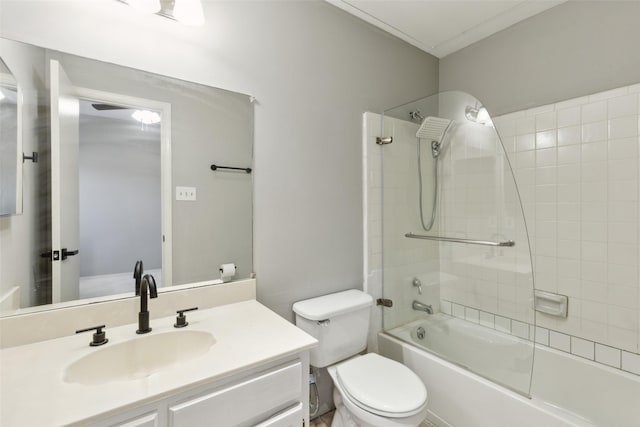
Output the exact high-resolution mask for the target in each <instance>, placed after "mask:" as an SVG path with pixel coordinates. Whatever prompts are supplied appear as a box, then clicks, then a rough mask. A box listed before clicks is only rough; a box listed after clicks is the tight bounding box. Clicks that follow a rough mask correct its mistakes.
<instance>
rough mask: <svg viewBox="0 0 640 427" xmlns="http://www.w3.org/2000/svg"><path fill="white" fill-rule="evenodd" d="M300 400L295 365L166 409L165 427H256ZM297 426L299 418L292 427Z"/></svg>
mask: <svg viewBox="0 0 640 427" xmlns="http://www.w3.org/2000/svg"><path fill="white" fill-rule="evenodd" d="M301 398H302V363H301V362H299V361H298V362H295V363H291V364H287V365H284V366H281V367H278V368H275V369H272V370H269V371H267V372H264V373H260V374H257V375H256V376H254V377H251V378H249V379H246V380H243V381H241V382H239V383H236V384H234V385H231V386H225V387H223V388H221V389H217V390H215V391H212V392H209V393H206V394H204V395H201V396H199V397H195V398H193V397H192V398H190V399H189V400H186V401H183V402H181V403H178V404H176V405H172V406H170V407H169V426H170V427H199V426H202V427H205V426H206V427H208V426H248V425H256V424H257V423H260V422H263V420H265V419H268V418H269V417H272V416H274V414H276V415H275V416H277V414H279V413H280V412H281V411H282V410H283V409H285V408H288V407H291V406H292V405H295V404H297V403H299V402H300V400H301ZM301 423H302V416H300V417H299V420H298V423H297V424H294V425H296V426H297V425H301ZM265 425H268V426H278V427H279V426H281V425H288V424H278V423H275V424H265Z"/></svg>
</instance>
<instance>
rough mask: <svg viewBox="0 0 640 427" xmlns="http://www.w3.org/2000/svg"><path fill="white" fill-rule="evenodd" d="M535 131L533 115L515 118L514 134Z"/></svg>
mask: <svg viewBox="0 0 640 427" xmlns="http://www.w3.org/2000/svg"><path fill="white" fill-rule="evenodd" d="M535 131H536V118H535V116H530V117H519V118H518V119H517V120H516V135H523V134H525V133H533V132H535Z"/></svg>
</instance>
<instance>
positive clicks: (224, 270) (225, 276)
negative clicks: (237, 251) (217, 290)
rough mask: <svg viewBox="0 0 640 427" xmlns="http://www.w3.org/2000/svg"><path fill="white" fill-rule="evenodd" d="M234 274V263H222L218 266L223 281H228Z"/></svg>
mask: <svg viewBox="0 0 640 427" xmlns="http://www.w3.org/2000/svg"><path fill="white" fill-rule="evenodd" d="M235 275H236V265H235V264H233V263H229V264H222V265H221V266H220V278H221V279H222V281H223V282H229V281H230V280H231V278H232V277H233V276H235Z"/></svg>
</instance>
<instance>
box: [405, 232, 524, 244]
mask: <svg viewBox="0 0 640 427" xmlns="http://www.w3.org/2000/svg"><path fill="white" fill-rule="evenodd" d="M404 237H408V238H409V239H424V240H438V241H440V242H452V243H467V244H469V245H483V246H515V244H516V242H514V241H513V240H507V241H505V242H490V241H487V240H471V239H456V238H454V237H440V236H425V235H422V234H413V233H407V234H405V235H404Z"/></svg>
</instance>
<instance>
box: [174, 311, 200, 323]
mask: <svg viewBox="0 0 640 427" xmlns="http://www.w3.org/2000/svg"><path fill="white" fill-rule="evenodd" d="M197 309H198V307H191V308H185V309H182V310H178V311H176V313H178V316H176V323H174V325H173V327H174V328H184V327H185V326H187V325H188V324H189V322H187V316H185V315H184V313H186V312H187V311H193V310H197Z"/></svg>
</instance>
